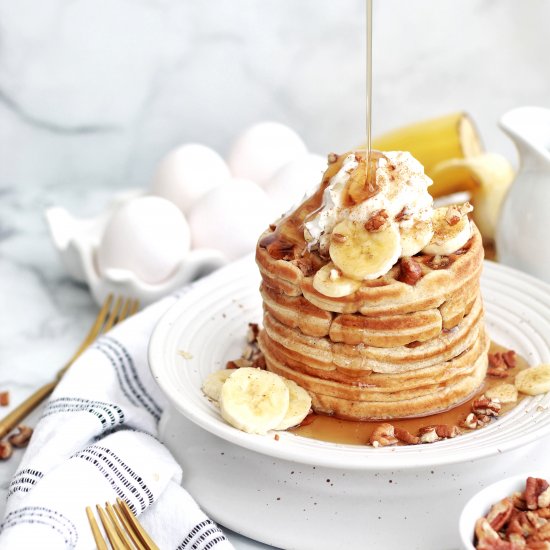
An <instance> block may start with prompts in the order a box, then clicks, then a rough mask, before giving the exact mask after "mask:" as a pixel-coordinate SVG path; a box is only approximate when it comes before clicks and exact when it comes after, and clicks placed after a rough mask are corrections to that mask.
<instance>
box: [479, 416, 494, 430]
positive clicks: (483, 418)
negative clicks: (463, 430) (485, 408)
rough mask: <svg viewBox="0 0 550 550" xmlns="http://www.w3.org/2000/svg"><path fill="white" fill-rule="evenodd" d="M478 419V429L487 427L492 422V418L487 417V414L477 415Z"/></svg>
mask: <svg viewBox="0 0 550 550" xmlns="http://www.w3.org/2000/svg"><path fill="white" fill-rule="evenodd" d="M476 418H477V427H478V428H483V426H486V425H487V424H489V422H491V418H492V417H491V416H487V415H486V414H478V415H476Z"/></svg>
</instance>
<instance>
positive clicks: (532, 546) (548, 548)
mask: <svg viewBox="0 0 550 550" xmlns="http://www.w3.org/2000/svg"><path fill="white" fill-rule="evenodd" d="M514 550H515V549H514ZM525 550H550V542H545V541H534V540H533V541H529V539H528V540H527V544H526V545H525Z"/></svg>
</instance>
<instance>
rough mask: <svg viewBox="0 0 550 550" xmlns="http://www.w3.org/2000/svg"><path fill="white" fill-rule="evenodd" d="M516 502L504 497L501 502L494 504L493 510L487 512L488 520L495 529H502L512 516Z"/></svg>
mask: <svg viewBox="0 0 550 550" xmlns="http://www.w3.org/2000/svg"><path fill="white" fill-rule="evenodd" d="M513 511H514V504H513V502H512V499H511V498H505V499H502V500H501V501H500V502H497V503H496V504H493V506H492V507H491V510H490V511H489V513H488V514H487V521H488V522H489V523H490V525H491V527H492V528H493V529H494V530H495V531H500V530H501V529H502V528H503V527H504V525H505V524H506V523H508V521H509V519H510V518H511V516H512V512H513Z"/></svg>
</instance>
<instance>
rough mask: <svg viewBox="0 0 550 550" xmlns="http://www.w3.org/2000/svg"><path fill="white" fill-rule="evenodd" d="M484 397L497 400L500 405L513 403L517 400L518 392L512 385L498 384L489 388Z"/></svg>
mask: <svg viewBox="0 0 550 550" xmlns="http://www.w3.org/2000/svg"><path fill="white" fill-rule="evenodd" d="M485 395H486V396H487V397H488V398H489V399H498V400H499V401H500V402H501V403H515V402H516V401H517V400H518V390H517V388H516V386H514V384H499V385H498V386H494V387H492V388H489V389H488V390H487V391H486V392H485Z"/></svg>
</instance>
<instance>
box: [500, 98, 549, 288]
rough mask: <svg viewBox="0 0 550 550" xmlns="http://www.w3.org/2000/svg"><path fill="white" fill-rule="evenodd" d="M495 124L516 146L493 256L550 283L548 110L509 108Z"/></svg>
mask: <svg viewBox="0 0 550 550" xmlns="http://www.w3.org/2000/svg"><path fill="white" fill-rule="evenodd" d="M500 126H501V128H502V129H503V130H504V132H506V134H508V136H509V137H510V138H511V139H512V141H513V142H514V143H515V145H516V147H517V150H518V153H519V170H518V173H517V176H516V179H515V180H514V182H513V183H512V185H511V187H510V189H509V191H508V194H507V195H506V198H505V199H504V202H503V204H502V210H501V212H500V218H499V222H498V225H497V232H496V244H497V251H498V259H499V261H500V262H501V263H503V264H506V265H509V266H512V267H515V268H517V269H521V270H523V271H526V272H527V273H530V274H531V275H534V276H536V277H539V278H540V279H543V280H545V281H547V282H550V109H544V108H542V107H519V108H517V109H513V110H512V111H508V112H507V113H506V114H504V115H503V116H502V118H501V119H500Z"/></svg>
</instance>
